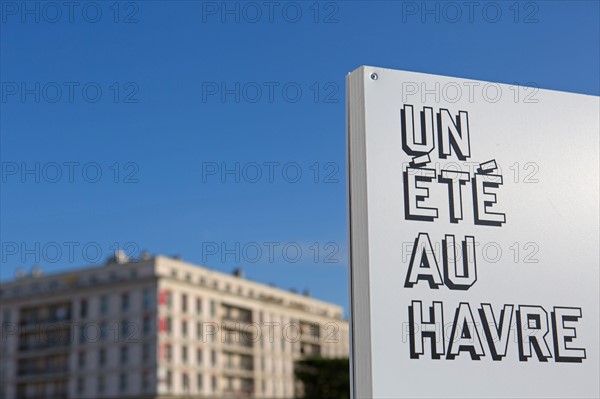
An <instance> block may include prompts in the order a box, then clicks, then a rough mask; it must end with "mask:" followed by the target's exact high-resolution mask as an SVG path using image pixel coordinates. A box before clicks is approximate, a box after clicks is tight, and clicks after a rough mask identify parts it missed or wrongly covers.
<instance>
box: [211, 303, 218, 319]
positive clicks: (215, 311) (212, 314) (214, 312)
mask: <svg viewBox="0 0 600 399" xmlns="http://www.w3.org/2000/svg"><path fill="white" fill-rule="evenodd" d="M216 313H217V309H216V305H215V301H210V316H211V317H215V314H216Z"/></svg>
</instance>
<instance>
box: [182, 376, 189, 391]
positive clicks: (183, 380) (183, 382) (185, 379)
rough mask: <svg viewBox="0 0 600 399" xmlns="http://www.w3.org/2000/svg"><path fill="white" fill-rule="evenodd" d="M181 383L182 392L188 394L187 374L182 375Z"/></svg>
mask: <svg viewBox="0 0 600 399" xmlns="http://www.w3.org/2000/svg"><path fill="white" fill-rule="evenodd" d="M181 382H182V384H183V390H184V391H185V392H188V391H189V390H190V377H189V376H188V375H187V374H183V376H182V381H181Z"/></svg>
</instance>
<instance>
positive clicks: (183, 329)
mask: <svg viewBox="0 0 600 399" xmlns="http://www.w3.org/2000/svg"><path fill="white" fill-rule="evenodd" d="M187 333H188V323H187V321H185V320H184V321H182V322H181V335H183V336H184V337H187Z"/></svg>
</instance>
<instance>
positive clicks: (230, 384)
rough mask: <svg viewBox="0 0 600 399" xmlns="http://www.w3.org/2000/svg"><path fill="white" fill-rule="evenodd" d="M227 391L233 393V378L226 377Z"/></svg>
mask: <svg viewBox="0 0 600 399" xmlns="http://www.w3.org/2000/svg"><path fill="white" fill-rule="evenodd" d="M227 390H228V391H230V392H231V391H233V378H231V377H227Z"/></svg>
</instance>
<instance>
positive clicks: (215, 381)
mask: <svg viewBox="0 0 600 399" xmlns="http://www.w3.org/2000/svg"><path fill="white" fill-rule="evenodd" d="M211 380H212V381H211V382H212V390H213V391H216V390H217V376H215V375H213V376H212V378H211Z"/></svg>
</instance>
